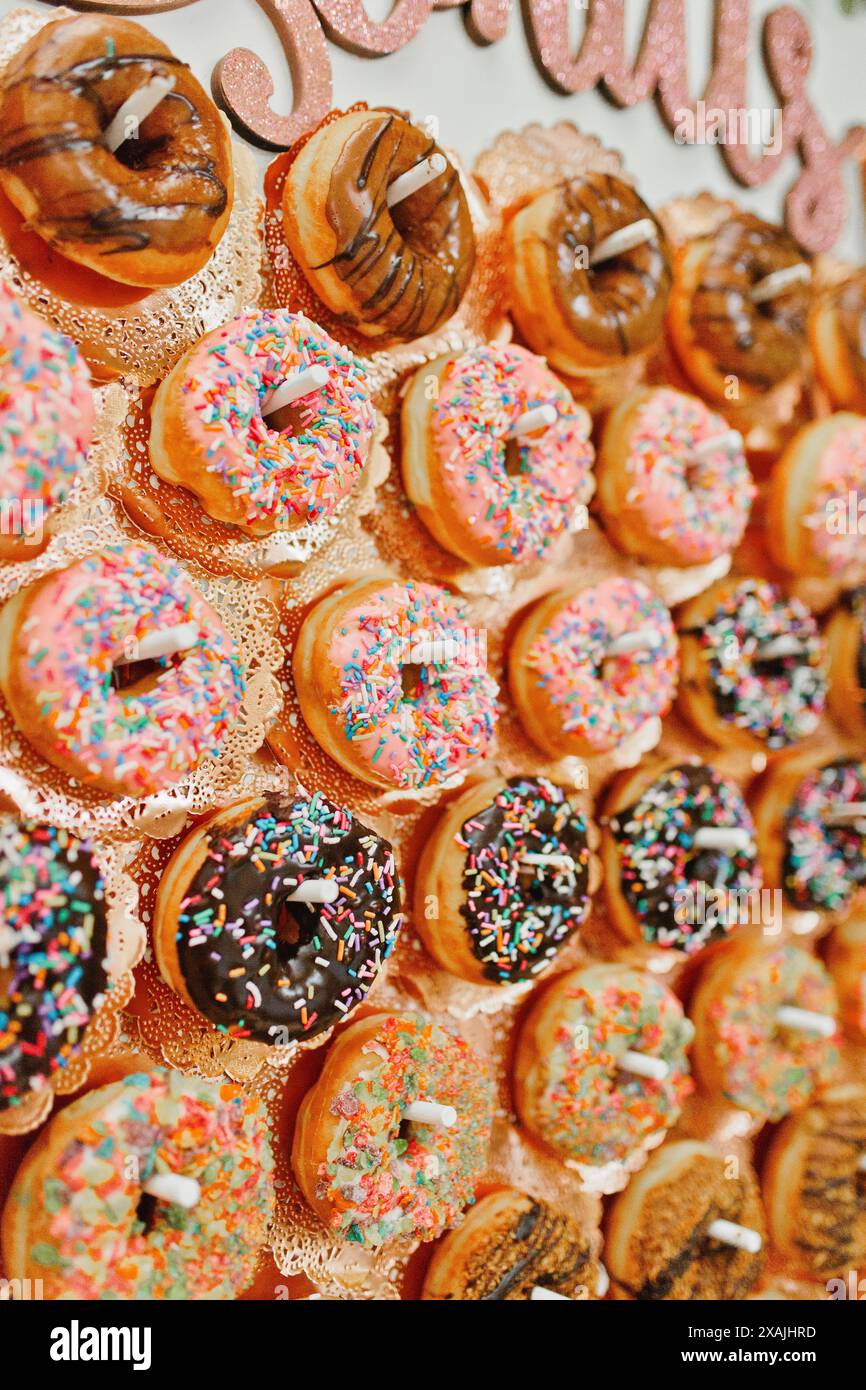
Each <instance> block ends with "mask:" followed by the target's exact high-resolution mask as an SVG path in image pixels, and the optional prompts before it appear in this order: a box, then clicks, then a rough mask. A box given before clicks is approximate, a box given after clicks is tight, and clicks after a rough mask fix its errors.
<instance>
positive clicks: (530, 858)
mask: <svg viewBox="0 0 866 1390" xmlns="http://www.w3.org/2000/svg"><path fill="white" fill-rule="evenodd" d="M520 862H521V864H539V865H542V866H543V865H547V864H549V865H550V866H551V867H552V868H555V869H567V870H569V871H572V870H573V869H574V860H573V859H572V857H571V855H570V854H521V856H520Z"/></svg>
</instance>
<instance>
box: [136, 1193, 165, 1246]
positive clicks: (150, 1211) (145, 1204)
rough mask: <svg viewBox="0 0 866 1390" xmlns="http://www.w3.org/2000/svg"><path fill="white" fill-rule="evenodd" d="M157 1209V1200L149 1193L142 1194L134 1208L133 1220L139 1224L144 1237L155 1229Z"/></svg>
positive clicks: (157, 1216)
mask: <svg viewBox="0 0 866 1390" xmlns="http://www.w3.org/2000/svg"><path fill="white" fill-rule="evenodd" d="M159 1208H160V1201H159V1198H157V1197H154V1196H153V1195H152V1194H151V1193H150V1192H142V1194H141V1196H140V1197H139V1199H138V1205H137V1206H136V1208H135V1219H136V1221H138V1222H139V1223H140V1224H141V1226H142V1228H143V1234H144V1235H149V1234H150V1232H151V1231H153V1230H154V1229H155V1228H156V1226H157V1224H158V1221H159Z"/></svg>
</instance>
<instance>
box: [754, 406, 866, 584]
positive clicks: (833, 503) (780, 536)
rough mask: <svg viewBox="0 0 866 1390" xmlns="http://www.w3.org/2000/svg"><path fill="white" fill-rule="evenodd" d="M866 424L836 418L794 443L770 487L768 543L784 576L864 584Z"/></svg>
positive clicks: (818, 424) (845, 417) (842, 416)
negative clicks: (863, 501) (863, 499)
mask: <svg viewBox="0 0 866 1390" xmlns="http://www.w3.org/2000/svg"><path fill="white" fill-rule="evenodd" d="M864 494H866V420H863V419H861V418H860V416H859V415H849V414H847V413H845V412H844V411H843V412H840V413H839V414H838V415H830V416H829V417H828V418H827V419H825V420H813V421H812V423H811V424H809V425H804V427H803V428H802V429H801V430H800V431H799V432H798V433H797V434H796V435H795V436H794V438H793V439H792V440H791V442H790V443H789V444H788V446H787V448H786V449H785V450H784V452H783V454H782V456H781V458H780V459H779V461H778V462H777V463H776V464H775V466H774V468H773V471H772V473H771V474H770V480H769V483H768V486H767V497H766V517H767V519H766V537H767V549H768V550H769V552H770V555H771V557H772V559H773V560H774V561H775V562H776V564H777V565H778V566H779V567H780V569H782V570H784V571H785V572H786V573H787V574H791V575H797V576H802V575H805V576H807V577H817V578H819V579H832V580H835V581H837V582H838V583H840V584H848V585H850V584H857V583H860V582H861V581H862V580H863V579H866V546H864V544H863V536H864V535H866V520H864V519H863V515H862V513H863V512H864V510H866V509H864V508H862V507H860V505H859V501H858V499H859V498H861V497H863V496H864Z"/></svg>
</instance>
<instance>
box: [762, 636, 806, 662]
mask: <svg viewBox="0 0 866 1390" xmlns="http://www.w3.org/2000/svg"><path fill="white" fill-rule="evenodd" d="M804 651H805V648H804V646H803V643H802V642H801V641H800V639H799V638H798V637H795V636H794V635H793V633H790V632H783V633H782V634H781V635H780V636H779V637H771V639H770V641H769V642H761V643H760V645H759V646H758V658H759V660H761V661H776V660H778V658H779V657H783V656H802V655H803V653H804Z"/></svg>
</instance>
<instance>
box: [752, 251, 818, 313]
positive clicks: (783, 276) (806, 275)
mask: <svg viewBox="0 0 866 1390" xmlns="http://www.w3.org/2000/svg"><path fill="white" fill-rule="evenodd" d="M811 278H812V271H811V270H810V268H809V266H807V265H806V262H805V261H797V262H796V263H795V264H794V265H786V266H783V267H782V269H781V270H774V271H773V272H772V274H771V275H765V276H764V278H763V280H758V282H757V283H756V284H754V285H753V286H752V288H751V290H750V291H749V298H750V299H751V301H752V303H753V304H766V303H767V302H768V300H770V299H775V298H776V295H778V294H784V293H785V292H786V290H790V289H792V288H793V287H794V285H806V284H808V283H809V281H810V280H811Z"/></svg>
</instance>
